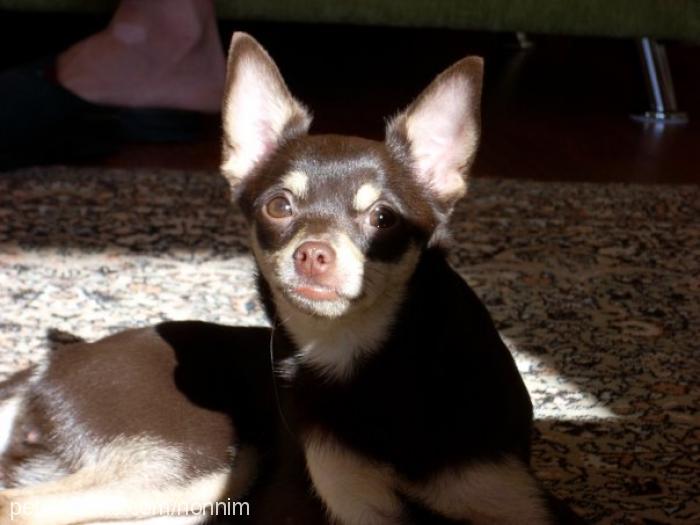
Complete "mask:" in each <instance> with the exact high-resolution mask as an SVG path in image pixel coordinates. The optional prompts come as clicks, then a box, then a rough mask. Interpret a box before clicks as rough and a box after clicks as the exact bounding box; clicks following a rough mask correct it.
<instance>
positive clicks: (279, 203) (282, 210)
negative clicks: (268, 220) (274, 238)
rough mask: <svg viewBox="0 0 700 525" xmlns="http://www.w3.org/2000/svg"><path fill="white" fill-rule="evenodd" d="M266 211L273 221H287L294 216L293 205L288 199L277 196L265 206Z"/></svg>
mask: <svg viewBox="0 0 700 525" xmlns="http://www.w3.org/2000/svg"><path fill="white" fill-rule="evenodd" d="M265 211H267V214H268V215H269V216H270V217H272V218H273V219H286V218H287V217H291V216H292V215H293V214H294V210H293V209H292V203H291V202H289V199H287V197H282V196H277V197H275V198H273V199H270V201H269V202H268V203H267V205H266V206H265Z"/></svg>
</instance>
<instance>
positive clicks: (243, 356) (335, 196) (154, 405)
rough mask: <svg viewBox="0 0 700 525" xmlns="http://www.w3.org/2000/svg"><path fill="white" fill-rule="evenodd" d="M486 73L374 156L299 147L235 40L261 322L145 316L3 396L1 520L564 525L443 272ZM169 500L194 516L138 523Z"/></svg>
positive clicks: (235, 178)
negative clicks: (237, 513)
mask: <svg viewBox="0 0 700 525" xmlns="http://www.w3.org/2000/svg"><path fill="white" fill-rule="evenodd" d="M482 77H483V64H482V61H481V59H479V58H475V57H467V58H464V59H462V60H460V61H459V62H457V63H455V64H454V65H453V66H451V67H449V68H448V69H447V70H445V71H444V72H443V73H441V74H440V75H438V76H437V77H436V78H435V80H434V81H433V82H432V83H431V84H430V85H429V86H428V87H427V88H426V89H425V90H424V91H423V92H422V93H421V94H420V95H419V96H418V98H417V99H415V101H414V102H413V103H412V104H411V105H409V107H408V108H407V109H406V110H404V111H403V112H401V113H399V114H398V115H396V116H395V117H394V118H393V119H391V120H390V121H389V123H388V125H387V131H386V138H385V140H384V141H383V142H377V141H372V140H366V139H362V138H357V137H348V136H339V135H310V134H308V130H309V127H310V124H311V115H310V113H309V111H308V110H307V109H306V108H305V107H304V106H303V105H302V104H301V103H300V102H298V101H297V100H296V99H295V98H294V97H293V96H292V95H291V93H290V92H289V89H288V88H287V86H286V84H285V82H284V80H283V78H282V76H281V74H280V72H279V70H278V68H277V66H276V65H275V63H274V62H273V60H272V59H271V58H270V56H269V55H268V54H267V52H266V51H265V50H264V49H263V48H262V47H261V46H260V44H259V43H258V42H256V41H255V40H254V39H253V38H252V37H251V36H249V35H246V34H244V33H237V34H235V35H234V37H233V39H232V43H231V49H230V53H229V62H228V75H227V78H228V79H227V88H226V95H225V98H224V105H223V113H222V117H223V148H222V151H223V154H222V168H221V172H222V174H223V176H224V177H225V178H226V179H227V180H228V181H229V183H230V185H231V189H232V195H233V197H234V199H235V200H236V201H237V202H238V204H239V206H240V208H241V210H242V212H243V214H244V215H245V217H246V219H247V221H248V224H249V225H250V238H251V246H252V252H253V254H254V257H255V260H256V263H257V269H258V281H257V282H258V290H259V294H260V297H261V300H262V302H263V305H264V307H265V309H266V312H267V314H268V317H269V319H270V322H271V325H272V328H271V329H264V328H259V329H251V328H233V327H223V326H218V325H213V324H208V323H199V322H169V323H163V324H160V325H157V326H155V327H151V328H142V329H136V330H131V331H126V332H123V333H120V334H116V335H114V336H111V337H108V338H106V339H103V340H101V341H98V342H96V343H85V342H80V341H76V342H72V343H71V344H68V345H64V346H61V347H60V348H58V349H57V350H56V351H54V352H52V353H51V355H50V357H49V359H48V360H47V362H46V363H43V364H42V365H38V366H37V367H35V368H34V369H31V370H28V371H24V372H21V373H20V374H18V375H16V376H15V377H13V378H11V379H10V380H9V381H7V382H6V383H4V384H3V386H1V387H0V399H4V402H3V404H2V407H3V410H4V412H5V414H6V415H7V416H8V418H7V419H8V420H10V421H12V424H11V425H10V426H9V427H7V428H8V430H7V431H6V432H5V435H4V442H2V441H0V446H4V454H3V456H2V463H0V465H2V476H3V478H2V480H1V481H2V482H3V483H4V486H5V487H7V488H6V489H5V490H3V491H2V492H0V525H9V524H10V523H20V524H21V525H35V524H42V525H46V524H57V525H64V524H65V525H70V524H74V523H104V522H108V523H120V524H124V523H140V524H141V523H147V524H151V523H153V524H178V525H180V524H183V525H185V524H194V523H200V522H202V521H203V519H205V518H207V517H211V515H213V506H212V505H213V504H215V503H226V502H229V503H230V502H232V501H239V500H240V499H241V498H245V497H247V496H248V495H250V496H251V497H252V498H253V501H259V502H264V503H262V504H261V505H260V506H259V507H258V508H254V507H253V508H252V510H253V512H255V511H258V510H260V511H261V512H262V515H261V516H253V519H252V521H253V522H256V523H282V522H284V520H288V521H287V522H288V523H295V522H296V523H304V524H308V523H315V522H319V523H321V522H331V523H339V524H342V525H374V524H377V525H379V524H382V525H384V524H454V523H472V524H482V523H484V524H485V523H489V524H492V523H503V524H516V523H517V524H522V523H527V524H545V523H547V524H554V523H577V522H578V518H577V517H576V516H575V515H574V514H573V513H572V512H570V511H569V510H568V509H567V508H566V507H565V506H563V505H561V504H559V503H558V502H557V501H556V500H555V499H554V498H553V497H551V496H550V495H548V494H547V492H546V491H545V490H543V488H542V487H541V486H540V484H539V483H538V481H537V480H536V479H535V477H534V476H533V474H532V472H531V469H530V467H529V459H530V433H531V427H532V419H533V412H532V405H531V402H530V399H529V396H528V393H527V390H526V388H525V385H524V384H523V381H522V379H521V377H520V375H519V373H518V371H517V368H516V366H515V363H514V361H513V358H512V356H511V354H510V353H509V351H508V350H507V348H506V347H505V345H504V343H503V342H502V340H501V339H500V337H499V335H498V332H497V330H496V328H495V327H494V324H493V322H492V320H491V318H490V316H489V314H488V312H487V310H486V309H485V307H484V306H483V305H482V303H481V302H480V301H479V299H478V298H477V296H476V295H475V294H474V292H473V291H472V290H471V289H470V288H469V286H468V285H467V284H466V282H465V281H464V280H463V279H462V278H461V277H460V276H459V275H458V274H457V273H456V272H455V271H454V270H453V269H452V268H451V267H450V266H449V264H448V262H447V260H446V255H445V247H444V246H445V243H446V240H447V239H448V237H449V230H448V222H449V218H450V215H451V213H452V210H453V208H454V206H455V204H456V203H457V202H458V201H459V200H460V199H461V198H462V197H463V196H464V195H465V193H466V190H467V182H468V181H467V173H468V170H469V167H470V166H471V164H472V161H473V159H474V156H475V153H476V150H477V145H478V142H479V130H480V99H481V88H482ZM270 354H271V355H272V359H270ZM271 361H272V362H271ZM0 437H2V434H0ZM271 472H272V474H270V473H271ZM290 480H291V481H290ZM270 487H274V489H271V488H270ZM288 490H291V491H296V492H292V493H293V494H296V495H298V496H299V498H300V499H299V500H295V498H291V500H293V501H290V499H289V498H288V499H287V500H288V503H287V504H281V503H279V501H280V500H279V499H277V498H278V496H279V494H280V493H283V492H285V491H288ZM256 494H257V496H256ZM261 494H262V496H261ZM307 496H308V498H307ZM256 498H257V500H256ZM305 498H306V499H305ZM294 500H295V501H296V503H295V501H294ZM302 501H303V503H300V502H302ZM173 503H180V505H181V506H186V507H188V508H189V509H190V512H185V513H182V514H178V515H173V514H172V513H166V514H163V513H159V512H155V511H154V508H160V509H162V508H163V507H167V508H172V505H173ZM206 505H210V507H208V511H209V512H208V514H207V515H206V516H203V515H202V514H196V513H194V512H192V511H191V509H194V508H196V507H197V506H200V507H201V506H206ZM300 507H304V508H307V509H311V510H309V511H308V514H305V515H303V516H302V517H299V516H297V517H295V518H289V515H292V514H294V512H296V511H298V509H299V508H300ZM275 512H276V514H275ZM294 520H296V521H294Z"/></svg>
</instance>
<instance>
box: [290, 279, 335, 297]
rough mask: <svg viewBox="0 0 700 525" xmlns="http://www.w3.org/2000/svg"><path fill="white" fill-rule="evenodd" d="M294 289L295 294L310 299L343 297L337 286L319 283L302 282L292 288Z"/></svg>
mask: <svg viewBox="0 0 700 525" xmlns="http://www.w3.org/2000/svg"><path fill="white" fill-rule="evenodd" d="M292 291H293V293H294V294H295V295H298V296H300V297H302V298H304V299H307V300H309V301H337V300H338V299H340V298H341V295H340V293H338V291H337V290H336V289H335V288H331V287H328V286H320V285H317V284H306V283H305V284H300V285H298V286H295V287H294V288H292Z"/></svg>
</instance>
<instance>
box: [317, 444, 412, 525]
mask: <svg viewBox="0 0 700 525" xmlns="http://www.w3.org/2000/svg"><path fill="white" fill-rule="evenodd" d="M304 441H305V449H306V465H307V467H308V470H309V475H310V476H311V480H312V481H313V484H314V488H315V490H316V492H317V494H318V495H319V497H320V498H321V500H322V501H323V503H324V504H325V505H326V508H327V509H328V512H329V513H330V514H331V516H332V517H333V518H335V519H336V520H337V522H338V523H342V524H343V525H389V524H396V523H398V522H399V518H400V515H401V502H400V500H399V498H398V497H397V496H396V493H395V492H394V480H395V474H394V473H393V472H392V470H391V468H390V467H388V466H383V465H378V464H374V463H373V462H371V461H370V460H368V459H366V458H364V457H362V456H360V455H358V454H355V453H353V452H352V451H350V450H349V449H348V448H346V447H344V446H343V445H341V444H340V443H338V442H337V441H335V440H334V439H333V438H332V437H330V436H328V435H320V434H317V435H311V436H309V437H308V438H307V439H305V440H304Z"/></svg>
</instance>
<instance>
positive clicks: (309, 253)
mask: <svg viewBox="0 0 700 525" xmlns="http://www.w3.org/2000/svg"><path fill="white" fill-rule="evenodd" d="M294 266H295V268H296V270H297V273H298V274H299V275H303V276H304V277H310V278H312V279H313V278H317V277H320V276H322V275H323V274H325V273H327V272H328V271H329V270H331V269H332V268H333V267H335V250H334V249H333V247H332V246H331V245H330V244H327V243H325V242H316V241H307V242H305V243H302V244H301V245H299V247H298V248H297V249H296V251H295V252H294Z"/></svg>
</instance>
